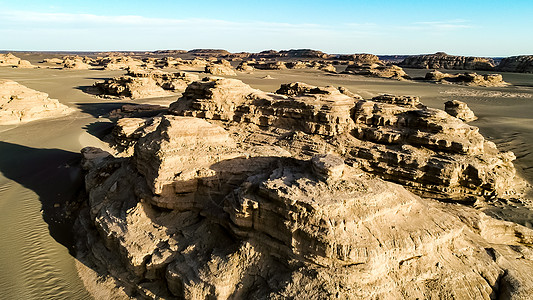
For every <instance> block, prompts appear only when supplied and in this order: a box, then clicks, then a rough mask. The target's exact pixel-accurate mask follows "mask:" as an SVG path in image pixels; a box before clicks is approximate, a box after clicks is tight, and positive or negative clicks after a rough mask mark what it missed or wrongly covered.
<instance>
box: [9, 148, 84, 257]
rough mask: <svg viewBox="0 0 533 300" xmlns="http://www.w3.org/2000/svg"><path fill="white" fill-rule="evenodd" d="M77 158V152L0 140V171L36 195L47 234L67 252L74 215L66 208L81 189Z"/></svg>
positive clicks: (72, 203)
mask: <svg viewBox="0 0 533 300" xmlns="http://www.w3.org/2000/svg"><path fill="white" fill-rule="evenodd" d="M80 159H81V154H79V153H74V152H69V151H64V150H60V149H38V148H31V147H26V146H22V145H17V144H12V143H7V142H2V141H0V172H2V174H3V175H4V176H5V177H7V178H9V179H11V180H13V181H15V182H17V183H18V184H20V185H22V186H24V187H25V188H28V189H30V190H32V191H34V192H35V193H36V194H37V195H38V196H39V200H40V201H41V206H42V211H43V219H44V221H45V222H46V223H47V224H48V229H49V231H50V235H51V236H52V237H53V238H54V239H55V240H56V241H57V242H59V243H60V244H62V245H63V246H65V247H66V248H67V249H68V250H69V252H70V253H71V255H73V250H74V238H73V234H72V232H71V229H72V225H73V223H74V218H73V216H70V214H69V213H68V211H69V208H72V207H73V206H75V205H77V203H79V200H80V196H81V194H82V193H83V174H82V172H81V170H80V167H79V163H80Z"/></svg>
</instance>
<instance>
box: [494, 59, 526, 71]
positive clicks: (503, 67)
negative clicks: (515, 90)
mask: <svg viewBox="0 0 533 300" xmlns="http://www.w3.org/2000/svg"><path fill="white" fill-rule="evenodd" d="M496 70H498V71H500V72H517V73H533V55H519V56H511V57H506V58H504V59H502V61H501V62H500V64H499V65H498V66H497V67H496Z"/></svg>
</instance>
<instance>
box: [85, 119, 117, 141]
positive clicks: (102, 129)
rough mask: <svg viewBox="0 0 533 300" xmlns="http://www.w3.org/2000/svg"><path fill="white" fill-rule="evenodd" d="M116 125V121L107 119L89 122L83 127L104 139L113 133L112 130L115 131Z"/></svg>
mask: <svg viewBox="0 0 533 300" xmlns="http://www.w3.org/2000/svg"><path fill="white" fill-rule="evenodd" d="M114 127H115V123H113V122H107V121H106V122H93V123H90V124H87V125H85V126H84V127H83V129H84V130H85V131H87V133H89V134H90V135H92V136H94V137H96V138H98V139H100V140H104V138H105V137H106V136H107V135H109V134H111V131H113V128H114Z"/></svg>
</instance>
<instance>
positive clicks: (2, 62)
mask: <svg viewBox="0 0 533 300" xmlns="http://www.w3.org/2000/svg"><path fill="white" fill-rule="evenodd" d="M19 62H20V58H18V57H16V56H15V55H13V54H12V53H6V54H1V53H0V66H11V67H13V66H16V65H18V64H19Z"/></svg>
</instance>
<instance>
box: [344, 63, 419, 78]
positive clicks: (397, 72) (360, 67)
mask: <svg viewBox="0 0 533 300" xmlns="http://www.w3.org/2000/svg"><path fill="white" fill-rule="evenodd" d="M344 73H347V74H354V75H364V76H371V77H380V78H388V79H396V80H404V79H408V78H409V76H408V75H407V73H405V71H404V70H403V69H402V68H400V67H398V66H395V65H387V64H385V63H382V62H378V63H371V64H361V63H355V64H351V65H348V67H346V70H345V71H344Z"/></svg>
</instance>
